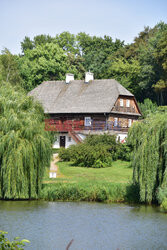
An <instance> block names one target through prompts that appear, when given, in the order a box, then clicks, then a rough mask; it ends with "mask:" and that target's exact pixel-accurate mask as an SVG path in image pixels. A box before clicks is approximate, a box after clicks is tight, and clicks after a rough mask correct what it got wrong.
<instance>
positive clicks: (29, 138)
mask: <svg viewBox="0 0 167 250" xmlns="http://www.w3.org/2000/svg"><path fill="white" fill-rule="evenodd" d="M43 119H44V115H43V110H42V108H41V106H40V105H39V104H37V103H35V102H34V101H33V100H32V98H31V97H27V96H26V94H25V93H24V92H23V91H22V90H20V89H18V88H16V87H12V86H11V85H10V84H9V83H6V84H3V85H0V128H1V130H0V198H1V199H34V198H38V197H39V194H40V190H41V182H42V177H43V174H44V170H45V167H47V166H49V164H50V157H51V140H50V136H49V134H48V132H46V131H45V130H44V123H43Z"/></svg>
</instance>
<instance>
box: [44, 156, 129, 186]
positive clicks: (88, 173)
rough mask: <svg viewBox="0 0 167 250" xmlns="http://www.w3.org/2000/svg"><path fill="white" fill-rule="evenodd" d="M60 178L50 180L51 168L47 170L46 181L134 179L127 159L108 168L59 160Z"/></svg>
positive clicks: (116, 181)
mask: <svg viewBox="0 0 167 250" xmlns="http://www.w3.org/2000/svg"><path fill="white" fill-rule="evenodd" d="M57 165H58V174H57V176H58V178H56V179H53V180H50V179H49V178H48V176H49V170H47V171H46V174H45V177H44V183H49V182H50V183H53V182H54V183H57V182H68V183H81V182H86V181H87V182H89V181H91V182H96V183H97V182H100V183H102V182H103V183H128V182H130V181H131V180H132V168H130V163H129V162H126V161H120V160H118V161H115V162H113V166H112V167H108V168H84V167H76V166H73V165H72V163H71V162H58V163H57Z"/></svg>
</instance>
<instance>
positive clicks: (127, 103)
mask: <svg viewBox="0 0 167 250" xmlns="http://www.w3.org/2000/svg"><path fill="white" fill-rule="evenodd" d="M126 107H127V108H129V107H130V100H128V99H127V100H126Z"/></svg>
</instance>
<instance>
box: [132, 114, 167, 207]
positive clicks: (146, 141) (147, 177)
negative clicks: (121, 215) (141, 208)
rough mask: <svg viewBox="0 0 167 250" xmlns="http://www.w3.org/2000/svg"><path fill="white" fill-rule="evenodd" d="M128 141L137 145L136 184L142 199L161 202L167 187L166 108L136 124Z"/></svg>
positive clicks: (133, 163)
mask: <svg viewBox="0 0 167 250" xmlns="http://www.w3.org/2000/svg"><path fill="white" fill-rule="evenodd" d="M128 141H129V142H130V143H131V144H132V146H133V156H132V166H133V182H134V184H137V185H139V189H140V200H141V201H142V202H146V203H152V202H155V201H156V200H157V191H158V188H162V187H167V113H166V111H165V109H162V110H161V112H157V113H156V114H154V115H152V116H149V117H148V118H146V119H145V120H143V121H142V122H137V123H135V124H134V125H133V126H132V128H131V129H130V131H129V134H128Z"/></svg>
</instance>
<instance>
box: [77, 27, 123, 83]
mask: <svg viewBox="0 0 167 250" xmlns="http://www.w3.org/2000/svg"><path fill="white" fill-rule="evenodd" d="M76 39H77V41H78V46H79V50H80V54H81V55H82V57H83V59H84V62H83V63H84V64H83V65H84V68H85V69H86V70H87V71H89V70H90V71H92V72H93V73H94V75H95V78H97V79H102V78H106V70H107V68H108V64H109V62H108V60H107V58H108V56H109V55H111V54H113V53H114V52H116V51H117V50H118V49H119V48H121V47H122V46H123V45H124V42H121V41H120V40H118V39H116V41H115V42H113V40H112V38H111V37H109V36H104V38H102V37H97V36H93V37H91V36H89V35H88V34H86V33H84V32H81V33H79V34H78V35H77V36H76Z"/></svg>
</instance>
